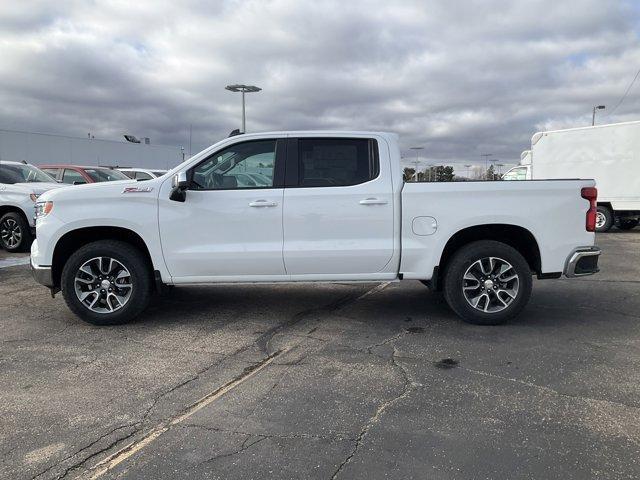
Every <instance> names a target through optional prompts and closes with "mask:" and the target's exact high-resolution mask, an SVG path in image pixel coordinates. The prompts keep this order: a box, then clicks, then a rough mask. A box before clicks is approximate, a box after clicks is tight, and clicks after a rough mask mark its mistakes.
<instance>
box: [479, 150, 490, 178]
mask: <svg viewBox="0 0 640 480" xmlns="http://www.w3.org/2000/svg"><path fill="white" fill-rule="evenodd" d="M480 156H481V157H484V179H485V180H488V178H487V171H488V170H489V166H488V160H489V157H492V156H493V153H481V154H480Z"/></svg>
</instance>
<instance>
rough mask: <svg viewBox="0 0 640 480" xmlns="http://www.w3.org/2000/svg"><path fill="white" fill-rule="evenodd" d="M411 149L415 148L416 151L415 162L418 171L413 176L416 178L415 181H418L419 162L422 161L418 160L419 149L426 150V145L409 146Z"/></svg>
mask: <svg viewBox="0 0 640 480" xmlns="http://www.w3.org/2000/svg"><path fill="white" fill-rule="evenodd" d="M409 148H410V149H411V150H414V151H415V152H416V159H415V163H416V172H415V174H414V176H413V178H414V179H415V181H416V182H417V181H418V164H419V163H420V160H418V151H419V150H424V147H409Z"/></svg>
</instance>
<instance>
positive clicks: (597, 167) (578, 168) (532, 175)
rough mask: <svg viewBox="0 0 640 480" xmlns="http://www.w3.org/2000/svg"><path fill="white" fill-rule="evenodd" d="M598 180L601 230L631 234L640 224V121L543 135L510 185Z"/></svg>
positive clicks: (512, 172) (513, 172)
mask: <svg viewBox="0 0 640 480" xmlns="http://www.w3.org/2000/svg"><path fill="white" fill-rule="evenodd" d="M552 178H593V179H595V180H596V185H597V187H598V216H597V222H596V227H597V231H599V232H605V231H607V230H609V229H610V228H611V226H612V225H614V224H616V225H617V226H618V227H619V228H621V229H624V230H627V229H631V228H633V227H635V226H636V225H638V221H639V219H640V122H626V123H614V124H610V125H597V126H595V127H583V128H570V129H567V130H554V131H549V132H538V133H536V134H535V135H533V137H532V138H531V150H530V151H529V150H525V151H524V152H523V153H522V156H521V161H520V165H519V166H517V167H514V168H512V169H511V170H509V171H508V172H507V173H505V175H504V177H503V179H504V180H529V179H532V180H543V179H552Z"/></svg>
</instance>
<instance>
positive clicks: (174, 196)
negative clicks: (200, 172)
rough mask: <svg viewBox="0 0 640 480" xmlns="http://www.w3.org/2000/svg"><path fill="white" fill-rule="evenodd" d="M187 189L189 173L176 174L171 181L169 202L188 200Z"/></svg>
mask: <svg viewBox="0 0 640 480" xmlns="http://www.w3.org/2000/svg"><path fill="white" fill-rule="evenodd" d="M187 188H189V180H187V172H180V173H176V174H175V175H174V176H173V178H172V179H171V195H169V200H173V201H174V202H184V201H185V200H186V199H187Z"/></svg>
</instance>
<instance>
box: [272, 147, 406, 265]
mask: <svg viewBox="0 0 640 480" xmlns="http://www.w3.org/2000/svg"><path fill="white" fill-rule="evenodd" d="M305 140H309V141H305ZM315 140H318V142H317V143H313V142H311V139H299V145H298V148H297V151H298V155H297V156H298V160H299V161H298V162H297V169H298V171H297V176H298V185H299V186H298V187H297V188H295V187H289V188H287V189H285V193H284V211H283V218H284V260H285V267H286V269H287V273H288V274H290V275H313V274H318V275H321V274H336V275H342V274H373V273H377V272H380V271H382V270H383V269H384V267H385V266H386V265H387V264H388V262H389V260H391V258H392V256H393V252H394V245H393V238H394V237H393V215H394V213H393V193H392V190H393V187H392V183H391V175H390V172H389V171H388V170H386V169H388V168H389V161H388V159H387V158H386V157H384V161H380V162H379V165H384V166H385V167H384V168H385V170H384V171H380V172H373V173H374V174H375V175H376V176H375V178H374V179H372V180H369V181H364V182H363V183H359V184H357V185H346V186H327V185H335V184H345V183H350V182H359V181H362V180H366V179H367V178H365V176H364V173H363V171H362V168H361V167H363V165H364V164H363V161H359V162H358V165H355V164H354V163H352V162H351V160H353V158H352V154H353V155H355V153H353V152H354V151H355V150H354V149H351V148H349V146H348V145H346V146H345V145H341V144H340V141H339V140H337V141H336V142H334V144H332V143H331V142H325V143H322V142H320V140H322V139H315ZM343 140H345V142H346V141H348V140H349V139H343ZM359 140H363V139H359ZM365 140H366V139H365ZM371 141H372V142H374V141H375V140H371ZM356 149H357V150H358V152H359V153H358V154H357V155H360V154H361V153H362V152H361V151H360V150H361V149H360V145H359V144H358V145H356ZM377 155H378V153H377V148H376V159H377ZM381 155H386V149H385V150H383V151H382V153H381ZM302 156H305V157H306V159H305V158H301V157H302ZM288 157H289V158H288V160H289V162H291V161H292V158H293V156H291V155H289V156H288ZM292 168H296V166H292ZM372 169H373V167H372ZM290 170H291V169H290V163H288V164H287V177H288V178H290ZM348 172H351V173H350V174H349V173H348ZM372 176H373V175H372ZM300 185H309V186H308V187H303V186H300ZM311 185H318V186H311ZM320 185H325V186H320Z"/></svg>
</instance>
